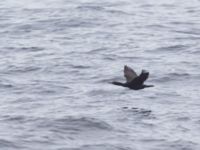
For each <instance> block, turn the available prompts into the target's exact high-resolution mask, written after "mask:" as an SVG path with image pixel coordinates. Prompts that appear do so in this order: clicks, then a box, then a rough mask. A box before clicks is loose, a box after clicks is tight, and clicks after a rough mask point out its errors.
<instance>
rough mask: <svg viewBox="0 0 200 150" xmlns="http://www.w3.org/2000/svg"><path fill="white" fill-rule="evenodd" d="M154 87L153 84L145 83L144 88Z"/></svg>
mask: <svg viewBox="0 0 200 150" xmlns="http://www.w3.org/2000/svg"><path fill="white" fill-rule="evenodd" d="M148 87H154V85H145V88H148Z"/></svg>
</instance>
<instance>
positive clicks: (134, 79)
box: [112, 65, 153, 90]
mask: <svg viewBox="0 0 200 150" xmlns="http://www.w3.org/2000/svg"><path fill="white" fill-rule="evenodd" d="M124 77H125V78H126V83H120V82H112V84H114V85H119V86H124V87H128V88H130V89H133V90H140V89H143V88H147V87H153V85H145V84H144V82H145V81H146V80H147V78H148V77H149V72H147V71H145V70H142V72H141V74H140V75H139V76H138V75H137V74H136V73H135V71H134V70H133V69H131V68H130V67H128V66H127V65H125V66H124Z"/></svg>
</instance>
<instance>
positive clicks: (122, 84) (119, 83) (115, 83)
mask: <svg viewBox="0 0 200 150" xmlns="http://www.w3.org/2000/svg"><path fill="white" fill-rule="evenodd" d="M111 83H112V84H114V85H118V86H125V84H124V83H121V82H115V81H114V82H111Z"/></svg>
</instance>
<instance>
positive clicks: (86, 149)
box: [59, 144, 132, 150]
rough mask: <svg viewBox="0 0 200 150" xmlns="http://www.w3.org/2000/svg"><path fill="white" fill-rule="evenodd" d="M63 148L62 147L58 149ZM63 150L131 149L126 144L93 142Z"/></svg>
mask: <svg viewBox="0 0 200 150" xmlns="http://www.w3.org/2000/svg"><path fill="white" fill-rule="evenodd" d="M59 150H64V149H59ZM65 150H132V148H130V147H128V146H117V145H111V144H96V145H95V144H93V145H82V146H80V147H78V148H69V149H65Z"/></svg>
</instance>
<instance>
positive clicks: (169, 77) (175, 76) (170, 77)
mask: <svg viewBox="0 0 200 150" xmlns="http://www.w3.org/2000/svg"><path fill="white" fill-rule="evenodd" d="M190 77H191V74H189V73H176V72H174V73H168V74H165V75H164V76H162V77H158V78H157V79H153V81H155V82H169V81H178V80H183V79H188V78H190Z"/></svg>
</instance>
